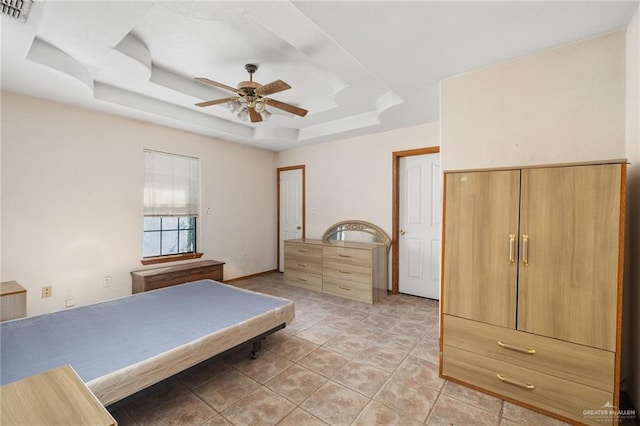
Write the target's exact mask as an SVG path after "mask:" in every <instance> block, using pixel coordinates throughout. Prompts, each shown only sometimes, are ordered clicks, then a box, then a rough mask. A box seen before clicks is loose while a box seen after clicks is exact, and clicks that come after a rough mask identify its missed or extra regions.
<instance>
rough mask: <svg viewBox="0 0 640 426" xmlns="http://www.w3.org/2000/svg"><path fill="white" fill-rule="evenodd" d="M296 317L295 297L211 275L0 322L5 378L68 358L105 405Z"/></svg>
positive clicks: (1, 377) (0, 365)
mask: <svg viewBox="0 0 640 426" xmlns="http://www.w3.org/2000/svg"><path fill="white" fill-rule="evenodd" d="M294 316H295V312H294V305H293V302H291V301H289V300H287V299H282V298H278V297H273V296H268V295H264V294H260V293H255V292H252V291H249V290H244V289H241V288H237V287H233V286H230V285H227V284H222V283H219V282H216V281H212V280H201V281H194V282H191V283H186V284H181V285H177V286H172V287H167V288H162V289H158V290H154V291H150V292H145V293H138V294H134V295H132V296H127V297H123V298H120V299H115V300H110V301H106V302H100V303H96V304H93V305H88V306H83V307H78V308H73V309H68V310H64V311H59V312H54V313H51V314H44V315H38V316H34V317H29V318H23V319H19V320H13V321H8V322H4V323H2V324H0V339H1V344H0V382H1V384H2V385H5V384H8V383H12V382H14V381H17V380H20V379H23V378H25V377H29V376H32V375H34V374H38V373H41V372H44V371H47V370H50V369H52V368H56V367H59V366H61V365H64V364H70V365H71V366H72V367H73V369H74V370H75V371H76V372H77V373H78V375H79V376H80V378H82V380H83V381H84V382H85V383H86V384H87V386H88V387H89V389H91V391H92V392H93V393H94V394H95V395H96V397H97V398H98V399H99V400H100V402H101V403H102V404H103V405H105V406H107V405H110V404H112V403H114V402H117V401H119V400H121V399H123V398H125V397H127V396H129V395H132V394H134V393H136V392H138V391H140V390H142V389H145V388H147V387H149V386H151V385H153V384H155V383H158V382H160V381H161V380H164V379H166V378H169V377H171V376H173V375H175V374H177V373H179V372H181V371H183V370H185V369H187V368H189V367H191V366H194V365H196V364H198V363H200V362H202V361H205V360H207V359H209V358H211V357H213V356H216V355H219V354H221V353H223V352H225V351H227V350H229V349H232V348H234V347H237V346H238V345H241V344H244V343H251V342H253V343H254V345H255V346H254V350H257V349H259V342H260V341H261V339H263V338H264V337H265V336H266V335H268V334H270V333H272V332H274V331H277V330H279V329H281V328H284V327H285V326H286V325H288V324H290V323H291V322H292V321H293V319H294Z"/></svg>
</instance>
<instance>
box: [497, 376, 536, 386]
mask: <svg viewBox="0 0 640 426" xmlns="http://www.w3.org/2000/svg"><path fill="white" fill-rule="evenodd" d="M497 376H498V379H500V380H501V381H503V382H505V383H508V384H510V385H513V386H518V387H519V388H523V389H527V390H534V389H535V388H536V387H535V386H534V385H532V384H530V383H522V382H518V381H516V380H513V379H509V378H507V377H504V376H503V375H502V374H500V373H498V374H497Z"/></svg>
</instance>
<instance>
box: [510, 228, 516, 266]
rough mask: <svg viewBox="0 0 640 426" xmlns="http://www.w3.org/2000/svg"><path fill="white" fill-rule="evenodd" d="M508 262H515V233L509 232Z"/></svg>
mask: <svg viewBox="0 0 640 426" xmlns="http://www.w3.org/2000/svg"><path fill="white" fill-rule="evenodd" d="M509 263H511V264H514V263H516V234H509Z"/></svg>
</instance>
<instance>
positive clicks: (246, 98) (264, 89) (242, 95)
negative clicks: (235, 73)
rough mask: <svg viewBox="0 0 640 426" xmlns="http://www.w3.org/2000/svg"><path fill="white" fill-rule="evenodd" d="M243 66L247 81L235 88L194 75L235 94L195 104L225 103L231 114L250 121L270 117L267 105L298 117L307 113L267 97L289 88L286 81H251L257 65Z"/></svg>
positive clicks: (206, 82) (205, 105) (200, 105)
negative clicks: (263, 83) (264, 82)
mask: <svg viewBox="0 0 640 426" xmlns="http://www.w3.org/2000/svg"><path fill="white" fill-rule="evenodd" d="M244 68H245V69H246V70H247V72H248V73H249V81H241V82H240V83H238V87H237V89H234V88H233V87H231V86H227V85H226V84H222V83H218V82H217V81H213V80H209V79H208V78H204V77H196V80H197V81H199V82H201V83H204V84H209V85H211V86H216V87H219V88H221V89H225V90H228V91H230V92H234V93H235V94H236V95H237V96H234V97H230V98H222V99H214V100H210V101H205V102H198V103H197V104H196V106H199V107H207V106H211V105H220V104H225V105H226V107H227V108H229V111H230V112H231V113H232V114H236V113H237V117H238V118H239V119H240V120H242V121H247V120H248V119H250V120H251V122H252V123H256V122H260V121H266V120H268V119H269V117H271V113H270V112H269V111H268V110H267V108H266V106H267V105H269V106H271V107H273V108H277V109H281V110H283V111H286V112H288V113H291V114H294V115H298V116H300V117H304V116H305V115H307V112H308V111H307V110H306V109H303V108H299V107H297V106H294V105H291V104H287V103H284V102H280V101H277V100H275V99H271V98H268V97H267V96H269V95H271V94H273V93H278V92H282V91H284V90H288V89H291V86H289V85H288V84H287V83H285V82H284V81H282V80H275V81H272V82H271V83H268V84H265V85H262V84H260V83H257V82H255V81H253V73H255V72H256V70H257V69H258V66H257V65H255V64H246V65H245V66H244Z"/></svg>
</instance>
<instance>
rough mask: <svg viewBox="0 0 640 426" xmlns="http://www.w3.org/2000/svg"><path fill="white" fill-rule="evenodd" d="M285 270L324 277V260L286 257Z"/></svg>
mask: <svg viewBox="0 0 640 426" xmlns="http://www.w3.org/2000/svg"><path fill="white" fill-rule="evenodd" d="M284 269H285V271H286V270H292V271H299V272H304V273H307V274H317V275H322V259H314V260H308V259H303V258H299V257H285V258H284Z"/></svg>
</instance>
